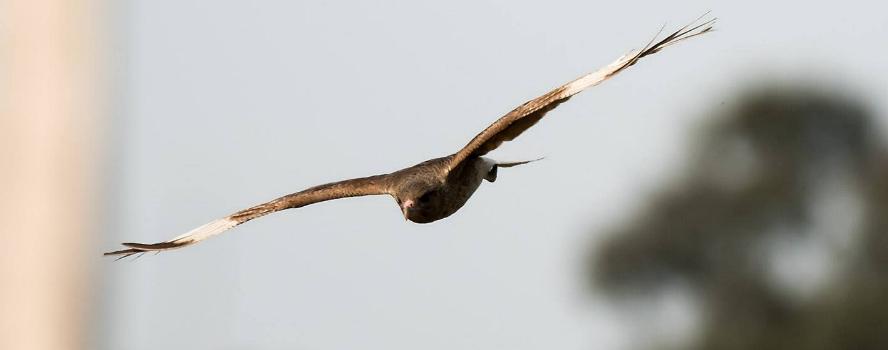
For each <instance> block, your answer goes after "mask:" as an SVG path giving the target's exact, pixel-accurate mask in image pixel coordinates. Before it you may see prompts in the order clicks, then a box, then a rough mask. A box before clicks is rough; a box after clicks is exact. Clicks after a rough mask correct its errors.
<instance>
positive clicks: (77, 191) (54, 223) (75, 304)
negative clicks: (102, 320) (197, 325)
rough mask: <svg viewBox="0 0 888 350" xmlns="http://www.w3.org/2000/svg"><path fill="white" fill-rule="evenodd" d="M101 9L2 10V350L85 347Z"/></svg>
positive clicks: (6, 0)
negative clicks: (87, 248)
mask: <svg viewBox="0 0 888 350" xmlns="http://www.w3.org/2000/svg"><path fill="white" fill-rule="evenodd" d="M101 4H102V3H101V2H90V1H65V0H47V1H41V0H2V1H0V164H2V165H0V186H2V187H0V188H2V190H0V310H2V311H0V349H9V350H13V349H16V350H18V349H28V350H38V349H52V350H58V349H76V348H84V347H85V345H86V334H87V329H86V325H87V324H89V322H88V318H87V317H88V315H87V314H86V312H87V311H88V310H89V301H90V297H89V290H88V289H89V282H88V281H89V277H90V276H89V273H88V272H89V269H88V267H89V264H88V262H89V261H90V260H88V256H89V255H87V254H86V251H87V250H86V249H85V248H86V247H87V246H88V245H89V244H91V243H93V232H94V230H93V228H94V226H93V225H92V220H91V219H92V218H93V216H94V214H95V212H94V211H93V208H94V207H95V205H94V200H95V198H93V197H92V196H93V193H95V191H94V185H95V180H94V178H95V173H94V171H95V169H96V160H97V157H96V152H95V151H96V148H95V147H96V146H97V142H96V135H97V134H98V133H99V132H98V131H99V130H98V129H97V127H96V126H97V124H96V123H97V122H98V118H97V116H98V115H100V112H101V108H100V106H101V103H100V102H102V101H101V97H100V96H99V94H98V93H97V92H99V91H102V90H101V89H100V87H101V86H100V85H101V84H100V82H101V79H99V77H97V73H98V72H99V70H98V64H99V61H98V57H100V56H99V54H98V53H99V50H98V49H99V46H98V44H99V43H100V41H99V40H97V38H98V34H99V32H98V31H97V25H99V24H101V23H102V22H101V18H100V16H99V15H98V14H100V13H101V12H100V11H99V10H101Z"/></svg>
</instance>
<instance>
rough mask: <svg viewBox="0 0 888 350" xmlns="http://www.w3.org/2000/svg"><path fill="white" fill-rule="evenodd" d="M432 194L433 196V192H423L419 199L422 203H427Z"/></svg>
mask: <svg viewBox="0 0 888 350" xmlns="http://www.w3.org/2000/svg"><path fill="white" fill-rule="evenodd" d="M431 196H432V193H431V192H426V193H425V194H423V195H422V196H420V197H419V199H418V200H419V202H420V203H426V202H428V201H429V198H430V197H431Z"/></svg>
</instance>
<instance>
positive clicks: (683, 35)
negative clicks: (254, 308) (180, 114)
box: [105, 17, 715, 258]
mask: <svg viewBox="0 0 888 350" xmlns="http://www.w3.org/2000/svg"><path fill="white" fill-rule="evenodd" d="M701 18H702V17H701ZM699 21H700V19H699V18H698V19H697V20H696V21H694V23H697V22H699ZM714 22H715V19H711V20H708V21H705V22H703V23H700V24H697V25H694V23H691V24H689V25H686V26H684V27H682V28H681V29H679V30H677V31H675V32H674V33H672V34H670V35H668V36H666V37H665V38H663V39H662V40H660V41H656V42H654V41H655V40H656V37H655V39H654V40H651V42H650V43H648V44H647V45H645V46H644V47H643V48H641V49H640V50H635V51H632V52H630V53H629V54H626V55H624V56H622V57H620V58H619V59H617V60H616V61H614V62H613V63H611V64H609V65H607V66H606V67H604V68H601V69H599V70H597V71H595V72H592V73H589V74H586V75H583V76H581V77H579V78H577V79H576V80H573V81H571V82H569V83H567V84H564V85H562V86H560V87H558V88H556V89H554V90H552V91H549V92H548V93H546V94H544V95H542V96H540V97H537V98H535V99H533V100H530V101H528V102H525V103H524V104H522V105H520V106H518V107H517V108H515V109H514V110H512V111H511V112H509V113H507V114H506V115H505V116H503V117H501V118H500V119H498V120H497V121H496V122H494V123H493V124H491V125H490V126H489V127H487V129H484V131H482V132H481V133H480V134H478V135H477V136H475V138H473V139H472V140H471V141H469V143H468V144H467V145H466V146H465V147H463V148H462V149H460V150H459V151H458V152H456V153H454V154H451V155H448V156H446V157H441V158H435V159H431V160H427V161H425V162H422V163H419V164H417V165H414V166H411V167H409V168H406V169H402V170H398V171H395V172H392V173H390V174H383V175H376V176H369V177H363V178H357V179H351V180H345V181H339V182H333V183H328V184H324V185H320V186H315V187H312V188H309V189H306V190H304V191H300V192H296V193H293V194H289V195H286V196H283V197H280V198H277V199H274V200H272V201H270V202H267V203H263V204H259V205H257V206H254V207H252V208H248V209H244V210H241V211H239V212H236V213H234V214H231V215H229V216H227V217H225V218H222V219H218V220H216V221H213V222H210V223H208V224H205V225H203V226H200V227H198V228H195V229H193V230H191V231H189V232H187V233H185V234H183V235H181V236H178V237H175V238H173V239H170V240H167V241H164V242H160V243H154V244H143V243H123V245H124V246H126V247H127V249H123V250H117V251H112V252H108V253H105V255H120V256H121V258H123V257H127V256H130V255H133V254H138V253H144V252H158V251H163V250H170V249H176V248H181V247H185V246H188V245H192V244H194V243H197V242H200V241H202V240H204V239H207V238H209V237H211V236H214V235H217V234H219V233H221V232H223V231H225V230H228V229H230V228H232V227H235V226H237V225H240V224H242V223H245V222H247V221H250V220H253V219H255V218H258V217H261V216H265V215H268V214H271V213H274V212H277V211H281V210H284V209H291V208H300V207H304V206H306V205H309V204H314V203H318V202H323V201H328V200H331V199H338V198H345V197H356V196H368V195H390V196H392V197H393V198H394V199H395V201H397V202H398V206H399V207H400V208H401V212H402V213H403V214H404V218H405V219H407V220H410V221H413V222H416V223H429V222H433V221H436V220H440V219H443V218H446V217H448V216H450V215H451V214H453V213H455V212H456V211H457V210H459V208H460V207H462V206H463V204H465V202H466V201H467V200H468V199H469V197H471V196H472V194H473V193H474V192H475V190H476V189H477V188H478V186H480V185H481V182H482V180H487V181H490V182H493V181H495V180H496V176H497V169H499V168H509V167H513V166H517V165H521V164H526V163H529V162H532V161H533V160H530V161H521V162H497V161H495V160H492V159H489V158H486V157H482V156H483V155H485V154H487V153H488V152H490V151H492V150H494V149H496V148H497V147H499V145H500V144H502V143H503V142H505V141H511V140H513V139H515V138H516V137H518V135H521V133H522V132H524V130H527V129H528V128H530V127H531V126H533V125H534V124H536V122H538V121H539V120H540V119H541V118H543V116H544V115H545V114H546V112H549V111H550V110H552V109H554V108H555V107H557V106H558V105H559V104H561V103H563V102H564V101H567V100H568V99H570V98H571V96H573V95H576V94H577V93H579V92H580V91H583V90H585V89H586V88H589V87H591V86H595V85H597V84H599V83H601V82H603V81H605V80H607V79H608V78H610V77H612V76H614V75H616V74H617V73H619V72H621V71H623V70H624V69H626V68H628V67H630V66H632V65H634V64H635V63H636V62H638V60H639V59H641V58H642V57H645V56H647V55H650V54H653V53H656V52H659V51H660V50H662V49H663V48H665V47H667V46H669V45H672V44H674V43H676V42H679V41H682V40H685V39H688V38H691V37H695V36H698V35H701V34H704V33H707V32H710V31H712V25H713V23H714ZM658 36H659V35H658Z"/></svg>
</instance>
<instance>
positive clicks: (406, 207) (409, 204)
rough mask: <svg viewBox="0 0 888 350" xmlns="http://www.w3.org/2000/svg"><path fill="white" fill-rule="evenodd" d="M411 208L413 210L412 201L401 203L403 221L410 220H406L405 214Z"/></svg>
mask: <svg viewBox="0 0 888 350" xmlns="http://www.w3.org/2000/svg"><path fill="white" fill-rule="evenodd" d="M411 208H413V201H411V200H407V201H404V202H403V203H401V214H404V220H405V221H410V219H408V218H407V217H408V215H407V213H408V212H409V211H410V209H411Z"/></svg>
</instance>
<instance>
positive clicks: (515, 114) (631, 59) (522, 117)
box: [448, 15, 715, 170]
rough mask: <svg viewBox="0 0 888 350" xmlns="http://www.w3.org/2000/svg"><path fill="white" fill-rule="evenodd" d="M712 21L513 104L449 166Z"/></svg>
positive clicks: (497, 142)
mask: <svg viewBox="0 0 888 350" xmlns="http://www.w3.org/2000/svg"><path fill="white" fill-rule="evenodd" d="M704 16H705V15H704ZM701 18H702V17H701ZM699 21H700V18H698V19H697V20H696V21H694V23H697V22H699ZM714 22H715V19H711V20H707V21H704V22H702V23H700V24H696V25H695V24H694V23H691V24H688V25H686V26H684V27H682V28H681V29H679V30H677V31H675V32H674V33H672V34H670V35H668V36H666V37H665V38H663V39H662V40H660V41H658V42H656V43H654V42H653V41H651V43H649V44H648V45H647V46H645V47H644V48H642V49H641V50H637V51H634V52H631V53H629V54H627V55H624V56H623V57H620V58H619V59H617V60H616V61H614V62H613V63H611V64H609V65H607V66H606V67H604V68H601V69H599V70H597V71H595V72H592V73H589V74H586V75H584V76H581V77H579V78H577V79H576V80H574V81H571V82H569V83H567V84H564V85H562V86H559V87H558V88H556V89H554V90H552V91H549V92H548V93H546V94H545V95H542V96H540V97H537V98H535V99H533V100H530V101H527V102H525V103H524V104H522V105H521V106H518V108H515V109H514V110H512V111H511V112H509V113H508V114H506V115H505V116H503V117H501V118H500V119H498V120H497V121H496V122H494V123H493V124H491V125H490V126H489V127H487V129H484V131H482V132H481V133H480V134H478V135H477V136H475V138H473V139H472V140H471V141H469V143H468V144H467V145H466V146H465V147H463V148H462V149H461V150H459V152H457V153H455V154H453V155H452V157H451V159H450V164H449V166H448V169H450V170H452V169H455V168H456V167H457V166H459V165H460V163H462V162H463V161H464V160H466V159H468V158H470V157H473V156H482V155H485V154H487V153H488V152H490V151H492V150H494V149H496V148H497V147H499V145H500V144H502V143H503V142H505V141H511V140H513V139H515V138H516V137H518V135H521V133H522V132H524V130H527V129H528V128H530V127H531V126H533V125H534V124H536V122H538V121H539V120H540V119H542V118H543V116H544V115H545V114H546V112H548V111H550V110H552V109H554V108H555V107H557V106H558V105H559V104H561V103H562V102H564V101H567V100H568V99H569V98H570V97H571V96H573V95H576V94H578V93H579V92H581V91H583V90H585V89H586V88H589V87H592V86H595V85H598V84H599V83H601V82H603V81H605V80H607V79H608V78H610V77H612V76H614V75H616V74H617V73H619V72H621V71H623V70H624V69H626V68H628V67H630V66H632V65H633V64H635V62H638V60H639V59H641V58H642V57H645V56H647V55H650V54H653V53H656V52H659V51H660V50H662V49H663V48H665V47H667V46H669V45H672V44H674V43H676V42H679V41H681V40H684V39H688V38H692V37H695V36H697V35H700V34H704V33H707V32H709V31H711V30H712V24H713V23H714Z"/></svg>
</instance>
